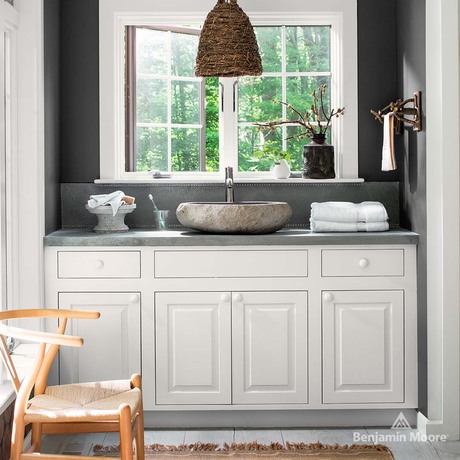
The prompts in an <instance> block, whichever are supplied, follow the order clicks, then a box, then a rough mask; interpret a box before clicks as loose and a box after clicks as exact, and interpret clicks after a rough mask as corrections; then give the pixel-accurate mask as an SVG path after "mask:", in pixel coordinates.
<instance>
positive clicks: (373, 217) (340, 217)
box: [311, 201, 388, 222]
mask: <svg viewBox="0 0 460 460" xmlns="http://www.w3.org/2000/svg"><path fill="white" fill-rule="evenodd" d="M311 218H312V219H315V220H323V221H328V222H385V221H387V220H388V214H387V211H386V209H385V206H383V204H382V203H379V202H378V201H363V202H362V203H349V202H346V201H326V202H324V203H312V204H311Z"/></svg>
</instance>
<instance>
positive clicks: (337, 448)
mask: <svg viewBox="0 0 460 460" xmlns="http://www.w3.org/2000/svg"><path fill="white" fill-rule="evenodd" d="M94 451H95V453H96V454H97V455H107V456H110V455H113V454H114V453H116V452H118V451H119V447H118V446H112V447H103V446H99V445H97V446H95V447H94ZM222 457H224V458H225V457H229V458H231V459H237V460H243V459H248V460H251V459H252V460H264V459H267V460H270V459H271V460H273V459H283V460H285V459H293V460H296V459H297V460H298V459H309V458H310V459H315V458H316V459H319V460H340V459H344V460H345V459H349V460H350V459H357V460H392V459H393V455H392V454H391V451H390V449H388V447H386V446H383V445H368V444H353V445H343V446H341V445H339V444H335V445H326V444H321V443H319V442H317V443H313V444H304V443H290V442H286V446H283V445H281V444H279V443H276V442H272V443H271V444H259V443H256V442H251V443H246V444H230V445H229V444H224V445H223V446H221V445H218V444H201V443H197V444H188V445H186V444H183V445H180V446H165V445H163V444H152V445H149V446H145V458H146V459H150V460H176V459H177V460H180V459H184V458H187V459H188V460H201V459H203V460H204V459H206V460H209V459H213V458H222Z"/></svg>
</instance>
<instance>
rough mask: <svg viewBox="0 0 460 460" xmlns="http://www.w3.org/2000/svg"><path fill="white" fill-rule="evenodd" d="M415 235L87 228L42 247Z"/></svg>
mask: <svg viewBox="0 0 460 460" xmlns="http://www.w3.org/2000/svg"><path fill="white" fill-rule="evenodd" d="M417 243H418V234H417V233H414V232H410V231H407V230H404V229H394V230H390V231H387V232H372V233H371V232H369V233H365V232H360V233H313V232H311V231H310V230H308V229H283V230H280V231H278V232H276V233H271V234H269V235H215V234H206V233H200V232H196V231H193V230H186V229H177V230H161V231H160V230H129V231H128V232H124V233H95V232H94V231H92V230H90V229H65V230H58V231H56V232H53V233H50V234H49V235H47V236H45V238H44V244H45V246H295V245H313V244H321V245H326V244H336V245H346V244H351V245H353V244H417Z"/></svg>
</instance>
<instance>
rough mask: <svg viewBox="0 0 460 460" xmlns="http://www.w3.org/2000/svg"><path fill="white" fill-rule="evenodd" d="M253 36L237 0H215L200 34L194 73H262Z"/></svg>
mask: <svg viewBox="0 0 460 460" xmlns="http://www.w3.org/2000/svg"><path fill="white" fill-rule="evenodd" d="M261 74H262V62H261V59H260V54H259V47H258V46H257V40H256V36H255V34H254V29H253V28H252V25H251V22H250V21H249V18H248V16H247V15H246V13H245V12H244V11H243V10H242V9H241V8H240V7H239V6H238V4H237V0H230V1H226V0H218V2H217V4H216V6H215V7H214V8H213V9H212V10H211V11H210V13H209V14H208V16H207V18H206V20H205V22H204V25H203V29H202V31H201V34H200V42H199V45H198V54H197V57H196V66H195V75H196V76H198V77H241V76H243V75H261Z"/></svg>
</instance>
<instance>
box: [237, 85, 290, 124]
mask: <svg viewBox="0 0 460 460" xmlns="http://www.w3.org/2000/svg"><path fill="white" fill-rule="evenodd" d="M281 84H282V80H281V77H244V78H241V79H240V80H239V82H238V108H239V110H238V121H241V122H255V121H272V120H276V119H280V118H281V117H282V108H281V105H280V104H274V103H273V100H280V99H281V94H282V92H281Z"/></svg>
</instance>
